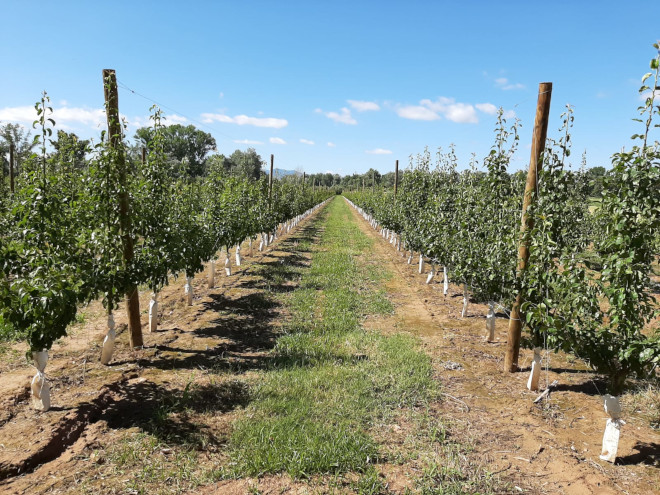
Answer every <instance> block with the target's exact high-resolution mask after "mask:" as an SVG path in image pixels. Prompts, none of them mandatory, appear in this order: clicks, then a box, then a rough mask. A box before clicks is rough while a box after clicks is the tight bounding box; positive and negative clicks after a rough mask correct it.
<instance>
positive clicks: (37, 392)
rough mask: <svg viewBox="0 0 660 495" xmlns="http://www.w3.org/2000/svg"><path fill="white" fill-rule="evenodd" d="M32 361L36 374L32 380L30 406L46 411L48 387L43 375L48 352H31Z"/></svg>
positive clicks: (48, 405)
mask: <svg viewBox="0 0 660 495" xmlns="http://www.w3.org/2000/svg"><path fill="white" fill-rule="evenodd" d="M32 359H33V360H34V367H35V368H37V374H36V375H34V378H32V386H31V388H32V404H33V405H34V408H35V409H37V410H39V411H48V409H50V385H48V381H47V380H46V375H44V370H45V369H46V364H47V363H48V351H41V352H33V353H32Z"/></svg>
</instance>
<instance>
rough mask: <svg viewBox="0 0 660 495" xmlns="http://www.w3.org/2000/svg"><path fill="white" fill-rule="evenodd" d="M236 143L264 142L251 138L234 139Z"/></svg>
mask: <svg viewBox="0 0 660 495" xmlns="http://www.w3.org/2000/svg"><path fill="white" fill-rule="evenodd" d="M234 142H235V143H236V144H264V143H262V142H261V141H252V140H250V139H234Z"/></svg>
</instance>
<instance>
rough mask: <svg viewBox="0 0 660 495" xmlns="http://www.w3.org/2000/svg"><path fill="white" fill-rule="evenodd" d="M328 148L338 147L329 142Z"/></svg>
mask: <svg viewBox="0 0 660 495" xmlns="http://www.w3.org/2000/svg"><path fill="white" fill-rule="evenodd" d="M328 146H329V147H330V148H334V147H336V146H337V145H336V144H335V143H333V142H331V141H329V142H328Z"/></svg>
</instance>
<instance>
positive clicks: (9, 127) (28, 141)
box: [0, 122, 37, 175]
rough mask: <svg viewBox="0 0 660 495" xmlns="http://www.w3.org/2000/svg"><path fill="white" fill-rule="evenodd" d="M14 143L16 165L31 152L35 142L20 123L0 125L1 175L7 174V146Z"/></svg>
mask: <svg viewBox="0 0 660 495" xmlns="http://www.w3.org/2000/svg"><path fill="white" fill-rule="evenodd" d="M11 144H13V145H14V159H15V160H16V164H17V166H18V167H20V165H21V164H22V163H23V162H24V161H25V160H27V158H28V157H29V156H30V155H31V154H32V150H33V149H34V147H35V146H36V145H37V142H36V141H34V140H33V139H32V138H31V133H30V131H29V130H26V129H25V128H24V127H23V126H22V125H20V124H12V123H11V122H9V123H7V124H3V125H0V162H1V163H2V170H3V175H8V174H9V159H8V156H9V146H10V145H11Z"/></svg>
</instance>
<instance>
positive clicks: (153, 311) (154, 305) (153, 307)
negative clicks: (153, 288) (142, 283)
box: [149, 292, 158, 332]
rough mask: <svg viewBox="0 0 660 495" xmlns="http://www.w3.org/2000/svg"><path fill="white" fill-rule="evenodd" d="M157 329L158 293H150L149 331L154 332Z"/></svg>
mask: <svg viewBox="0 0 660 495" xmlns="http://www.w3.org/2000/svg"><path fill="white" fill-rule="evenodd" d="M157 329H158V292H152V293H151V300H150V301H149V331H150V332H155V331H156V330H157Z"/></svg>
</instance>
